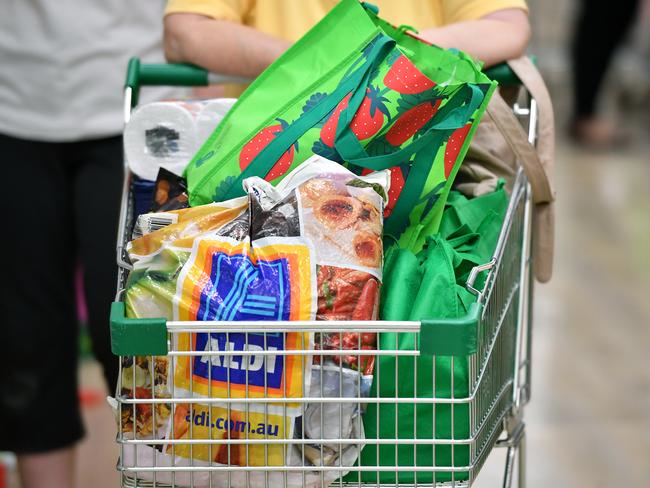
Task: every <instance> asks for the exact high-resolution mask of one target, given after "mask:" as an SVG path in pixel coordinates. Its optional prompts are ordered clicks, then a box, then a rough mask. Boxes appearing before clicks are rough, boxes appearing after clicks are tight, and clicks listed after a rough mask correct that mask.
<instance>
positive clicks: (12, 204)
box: [0, 0, 169, 488]
mask: <svg viewBox="0 0 650 488" xmlns="http://www.w3.org/2000/svg"><path fill="white" fill-rule="evenodd" d="M163 6H164V5H163V2H162V0H160V1H152V0H148V1H146V2H131V1H129V0H102V1H88V0H85V1H84V0H69V1H66V2H56V1H49V0H7V1H4V2H2V14H0V63H1V65H2V67H1V68H0V155H1V158H2V174H3V181H4V184H3V200H4V201H5V202H6V203H7V204H8V205H9V206H8V207H7V208H6V211H5V213H4V216H3V228H4V229H5V242H6V243H7V244H8V247H7V248H6V249H7V250H8V251H9V253H8V254H6V255H5V260H4V263H3V281H4V284H5V286H4V288H3V290H4V291H3V293H2V308H1V309H2V313H3V319H2V325H0V334H2V339H1V340H0V344H2V354H3V358H2V363H3V364H2V367H0V451H3V450H7V451H13V452H15V453H16V454H17V459H18V469H19V472H20V475H21V478H22V486H23V487H24V488H34V487H39V488H40V487H47V488H57V487H65V488H70V487H71V486H73V485H74V469H73V468H74V445H75V443H76V442H77V441H78V440H79V439H80V438H81V437H82V436H83V426H82V422H81V416H80V411H79V402H78V399H77V348H78V327H77V317H76V312H75V303H74V301H75V294H74V272H75V268H76V266H77V265H78V263H80V264H81V266H82V267H83V271H84V283H85V295H86V300H87V305H88V314H89V324H88V325H89V328H90V333H91V337H92V342H93V349H94V353H95V356H96V357H97V359H98V360H99V361H100V362H101V364H102V366H103V370H104V375H105V378H106V381H107V384H108V387H109V390H110V391H113V390H114V388H115V384H116V382H117V358H116V357H115V356H113V355H112V354H111V351H110V340H109V324H108V317H109V307H110V302H111V301H112V299H113V297H114V293H115V279H116V267H115V237H116V229H117V220H118V212H119V201H120V192H121V181H122V139H121V136H120V134H121V132H122V98H121V97H122V85H123V80H124V74H125V69H126V64H127V60H128V58H129V57H130V56H141V57H142V58H143V59H145V60H148V61H150V62H151V61H161V60H162V59H163V56H162V44H161V38H162V32H161V25H160V17H161V15H162V10H163ZM165 93H169V91H167V90H166V91H165ZM150 95H151V96H155V97H158V96H160V95H162V93H161V92H160V91H158V92H156V93H151V94H150ZM146 98H147V95H146V94H145V99H146ZM102 462H107V463H113V462H114V460H111V459H105V460H102Z"/></svg>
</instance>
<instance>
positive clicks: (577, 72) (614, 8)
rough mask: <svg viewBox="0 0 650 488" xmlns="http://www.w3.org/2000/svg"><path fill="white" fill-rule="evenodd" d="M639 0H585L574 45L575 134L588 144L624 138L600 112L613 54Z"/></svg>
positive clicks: (603, 144)
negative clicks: (612, 1) (611, 0)
mask: <svg viewBox="0 0 650 488" xmlns="http://www.w3.org/2000/svg"><path fill="white" fill-rule="evenodd" d="M638 6H639V0H621V1H619V2H616V4H612V3H611V2H606V1H604V0H582V1H581V6H580V12H579V15H578V20H577V24H576V29H575V33H574V38H573V45H572V68H573V101H574V106H573V121H572V124H571V135H572V136H573V138H574V139H575V140H576V141H577V142H579V143H581V144H583V145H585V146H590V147H594V148H608V147H611V146H613V145H615V144H616V143H618V142H620V134H619V133H618V131H617V128H616V126H615V125H614V124H613V123H612V122H611V121H608V120H607V119H604V118H602V117H601V116H600V115H598V110H597V108H598V107H597V104H598V98H599V93H600V89H601V87H602V84H603V79H604V78H605V75H606V74H607V70H608V68H609V65H610V63H611V61H612V59H613V55H614V53H615V51H616V49H617V48H618V47H620V44H621V43H622V42H623V40H624V39H625V36H626V35H627V33H628V32H629V30H630V27H631V26H632V24H633V20H634V18H635V16H636V15H635V14H636V13H637V11H638Z"/></svg>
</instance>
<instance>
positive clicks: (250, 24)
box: [165, 0, 530, 78]
mask: <svg viewBox="0 0 650 488" xmlns="http://www.w3.org/2000/svg"><path fill="white" fill-rule="evenodd" d="M372 3H373V4H375V5H377V6H378V7H379V11H380V13H381V16H382V17H383V18H385V19H387V20H389V21H391V22H392V23H394V24H397V25H401V24H404V25H410V26H413V27H415V28H417V29H419V30H420V34H419V36H420V37H421V38H423V39H424V40H426V41H429V42H431V43H434V44H437V45H439V46H442V47H447V48H449V47H454V48H457V49H461V50H463V51H466V52H467V53H469V54H471V55H473V56H474V57H476V58H478V59H480V60H482V61H484V62H485V63H486V64H488V65H490V64H495V63H498V62H501V61H505V60H507V59H511V58H516V57H519V56H521V55H522V54H523V53H524V51H525V49H526V46H527V45H528V40H529V37H530V26H529V23H528V15H527V7H526V3H525V1H524V0H402V1H399V2H398V1H394V0H375V1H373V2H372ZM335 4H336V0H306V1H300V2H296V1H293V0H257V1H256V0H248V1H246V0H169V2H168V4H167V9H166V10H165V54H166V56H167V59H168V61H170V62H189V63H193V64H196V65H199V66H203V67H204V68H207V69H208V70H210V71H213V72H216V73H224V74H232V75H239V76H245V77H250V78H254V77H255V76H257V75H259V74H260V73H261V72H262V71H263V70H264V69H265V68H266V67H267V66H268V65H270V64H271V63H272V62H273V61H274V60H275V59H276V58H277V57H278V56H280V54H282V53H283V52H284V51H285V50H286V49H287V48H288V47H289V46H290V45H291V43H292V42H294V41H296V40H297V39H298V38H300V37H301V36H302V35H303V34H304V33H305V32H307V31H308V30H309V29H310V28H311V27H312V26H313V25H314V24H315V23H316V22H318V21H319V20H320V19H321V18H322V17H323V16H324V15H325V14H326V12H327V11H328V10H330V9H331V8H332V7H333V6H334V5H335Z"/></svg>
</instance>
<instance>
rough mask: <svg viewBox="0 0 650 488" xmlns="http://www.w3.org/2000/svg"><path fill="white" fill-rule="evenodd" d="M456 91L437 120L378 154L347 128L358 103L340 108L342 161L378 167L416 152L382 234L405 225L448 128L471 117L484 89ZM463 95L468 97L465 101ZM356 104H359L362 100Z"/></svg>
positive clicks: (398, 230)
mask: <svg viewBox="0 0 650 488" xmlns="http://www.w3.org/2000/svg"><path fill="white" fill-rule="evenodd" d="M463 91H466V92H468V93H467V94H466V96H465V95H464V94H462V93H459V92H463ZM455 95H456V97H454V95H452V99H451V100H450V101H449V102H448V103H447V104H446V105H444V106H443V107H442V108H441V109H440V111H439V112H438V114H437V115H436V118H439V119H440V122H438V123H434V124H433V125H432V126H431V127H430V128H429V129H428V130H427V131H426V132H424V133H423V134H422V135H420V137H418V139H416V140H415V141H413V142H412V143H411V144H409V145H408V146H406V147H405V148H402V149H400V150H398V151H395V152H394V153H391V154H387V155H380V156H368V153H367V152H366V150H365V148H364V147H363V146H362V145H361V143H360V142H359V139H357V137H356V135H355V134H354V133H353V132H352V130H351V129H350V123H351V122H352V118H353V117H354V114H355V113H356V111H357V109H358V106H357V107H354V106H353V104H352V99H350V102H348V107H346V108H345V109H344V110H342V111H341V115H340V116H339V122H338V126H337V128H336V137H335V142H334V144H335V147H336V150H337V151H338V152H339V154H340V155H341V157H342V158H343V160H344V161H347V162H349V163H350V164H353V165H355V166H359V167H362V168H367V169H371V170H374V171H380V170H383V169H388V168H391V167H393V166H396V165H398V164H400V163H403V162H405V161H409V160H410V159H411V157H412V156H413V155H415V159H414V160H413V164H412V165H411V171H410V172H409V175H408V177H407V178H406V181H405V182H404V188H403V189H402V192H401V193H400V197H399V199H398V200H397V203H396V204H395V207H394V208H393V211H392V213H391V215H390V217H388V218H387V219H386V221H385V222H384V234H385V235H389V236H391V237H393V238H395V239H396V238H397V237H399V235H400V234H401V233H402V231H403V230H404V228H405V227H406V226H407V225H408V222H409V220H408V219H409V214H410V213H411V211H412V210H413V208H414V207H415V206H416V205H417V204H418V203H420V196H421V194H422V190H423V189H424V185H425V183H426V181H427V177H428V175H429V172H430V170H431V163H432V161H433V159H434V157H435V151H436V150H437V149H438V147H439V146H440V143H441V142H442V140H443V139H444V138H446V137H448V136H449V135H450V132H452V131H454V130H456V129H459V128H461V127H463V126H464V125H465V124H466V123H467V122H468V121H469V120H470V118H471V117H472V114H474V112H475V111H476V109H477V108H479V106H480V105H481V103H482V101H483V96H484V93H483V91H482V90H481V89H480V88H479V87H478V86H477V85H474V84H466V85H463V86H462V87H461V88H460V89H459V91H458V92H456V94H455ZM466 99H468V101H467V102H466V103H464V102H465V100H466ZM454 100H460V101H461V104H460V105H457V104H456V103H454ZM358 104H359V105H360V104H361V100H359V102H358ZM342 120H343V122H341V121H342Z"/></svg>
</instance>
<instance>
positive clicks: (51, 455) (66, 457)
mask: <svg viewBox="0 0 650 488" xmlns="http://www.w3.org/2000/svg"><path fill="white" fill-rule="evenodd" d="M74 467H75V448H74V447H66V448H64V449H57V450H56V451H50V452H45V453H39V454H20V455H18V472H19V473H20V478H21V481H22V486H23V488H73V487H74V485H75V480H74V478H75V470H74Z"/></svg>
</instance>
